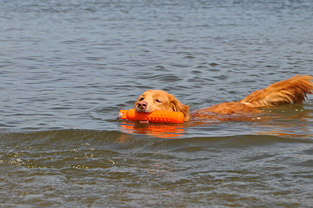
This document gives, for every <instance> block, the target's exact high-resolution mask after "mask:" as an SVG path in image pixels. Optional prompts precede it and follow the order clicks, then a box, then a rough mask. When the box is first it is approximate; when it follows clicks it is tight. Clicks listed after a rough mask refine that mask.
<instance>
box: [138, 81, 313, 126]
mask: <svg viewBox="0 0 313 208" xmlns="http://www.w3.org/2000/svg"><path fill="white" fill-rule="evenodd" d="M312 80H313V77H312V76H309V75H298V76H295V77H292V78H290V79H287V80H284V81H280V82H277V83H274V84H272V85H270V86H268V87H267V88H265V89H262V90H258V91H255V92H253V93H251V94H250V95H248V96H247V97H245V98H244V99H242V100H240V101H237V102H227V103H221V104H217V105H213V106H211V107H208V108H204V109H199V110H194V111H193V112H191V113H190V112H189V106H188V105H184V104H182V103H181V102H180V101H179V100H178V99H177V98H175V96H174V95H171V94H169V93H167V92H165V91H163V90H147V91H145V92H144V93H143V94H142V95H140V96H139V97H138V99H137V101H136V103H135V106H134V108H135V109H136V111H138V112H146V113H150V112H153V111H155V110H162V111H177V112H182V113H183V114H184V115H185V121H189V120H190V119H193V120H194V121H196V120H203V119H209V120H210V119H213V120H234V119H236V120H237V119H244V118H246V117H247V115H251V114H253V113H259V112H260V110H259V108H260V107H267V106H277V105H284V104H293V103H299V104H302V103H303V102H304V100H305V98H306V95H307V94H312V91H313V82H312Z"/></svg>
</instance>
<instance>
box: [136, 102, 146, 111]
mask: <svg viewBox="0 0 313 208" xmlns="http://www.w3.org/2000/svg"><path fill="white" fill-rule="evenodd" d="M147 105H148V103H147V102H146V101H140V102H139V103H138V108H139V109H140V110H145V109H146V108H147Z"/></svg>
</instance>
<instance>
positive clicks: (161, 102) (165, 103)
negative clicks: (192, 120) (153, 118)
mask: <svg viewBox="0 0 313 208" xmlns="http://www.w3.org/2000/svg"><path fill="white" fill-rule="evenodd" d="M134 108H135V109H136V111H137V112H145V113H151V112H153V111H156V110H161V111H175V112H182V113H183V114H184V116H185V121H188V120H189V106H187V105H184V104H182V103H181V102H180V101H179V100H178V99H177V98H175V96H174V95H171V94H169V93H167V92H165V91H163V90H147V91H145V92H144V93H143V94H142V95H140V96H139V97H138V99H137V101H136V103H135V106H134Z"/></svg>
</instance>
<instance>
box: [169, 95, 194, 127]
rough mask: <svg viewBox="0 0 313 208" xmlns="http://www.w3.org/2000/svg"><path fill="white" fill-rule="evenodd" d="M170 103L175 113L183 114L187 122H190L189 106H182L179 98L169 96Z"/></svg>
mask: <svg viewBox="0 0 313 208" xmlns="http://www.w3.org/2000/svg"><path fill="white" fill-rule="evenodd" d="M169 98H170V102H171V108H172V109H173V111H175V112H182V113H183V114H184V116H185V121H189V119H190V115H189V106H188V105H184V104H182V103H181V102H180V101H179V100H178V99H177V98H175V96H174V95H171V94H170V95H169Z"/></svg>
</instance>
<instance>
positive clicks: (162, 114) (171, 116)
mask: <svg viewBox="0 0 313 208" xmlns="http://www.w3.org/2000/svg"><path fill="white" fill-rule="evenodd" d="M119 118H120V119H128V120H130V121H149V122H152V123H183V122H184V114H183V113H181V112H174V111H153V112H152V113H140V112H137V111H136V110H135V109H130V110H120V113H119Z"/></svg>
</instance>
